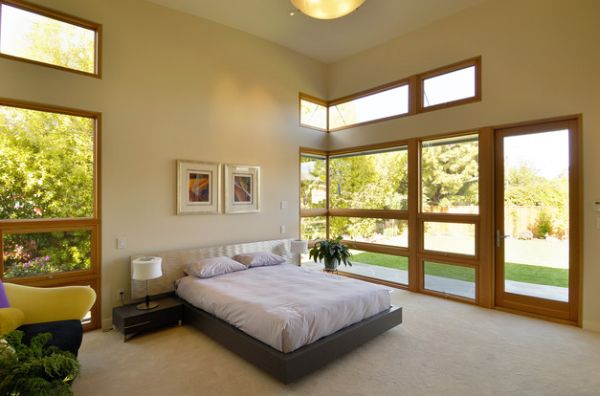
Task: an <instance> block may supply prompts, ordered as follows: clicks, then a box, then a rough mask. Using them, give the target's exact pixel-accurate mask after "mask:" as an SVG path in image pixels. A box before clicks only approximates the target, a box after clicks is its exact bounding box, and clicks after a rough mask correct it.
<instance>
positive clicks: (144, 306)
mask: <svg viewBox="0 0 600 396" xmlns="http://www.w3.org/2000/svg"><path fill="white" fill-rule="evenodd" d="M135 307H136V308H137V309H141V310H147V309H154V308H156V307H158V303H157V302H151V303H148V304H147V303H145V302H143V303H141V304H138V305H136V306H135Z"/></svg>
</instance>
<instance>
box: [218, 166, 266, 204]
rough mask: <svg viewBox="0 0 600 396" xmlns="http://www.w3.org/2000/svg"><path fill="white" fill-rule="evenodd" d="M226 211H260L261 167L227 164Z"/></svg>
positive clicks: (225, 179)
mask: <svg viewBox="0 0 600 396" xmlns="http://www.w3.org/2000/svg"><path fill="white" fill-rule="evenodd" d="M224 174H225V178H224V183H225V213H230V214H236V213H257V212H260V167H259V166H254V165H237V164H225V172H224Z"/></svg>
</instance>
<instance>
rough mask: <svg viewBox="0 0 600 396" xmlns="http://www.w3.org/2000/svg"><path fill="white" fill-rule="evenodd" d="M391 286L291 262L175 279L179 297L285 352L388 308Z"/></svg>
mask: <svg viewBox="0 0 600 396" xmlns="http://www.w3.org/2000/svg"><path fill="white" fill-rule="evenodd" d="M390 290H391V289H389V288H385V287H383V286H379V285H375V284H371V283H367V282H363V281H359V280H356V279H350V278H344V277H341V276H336V275H331V274H326V273H323V272H317V271H314V270H309V269H305V268H301V267H298V266H296V265H292V264H282V265H274V266H269V267H257V268H250V269H248V270H245V271H239V272H234V273H230V274H226V275H221V276H216V277H214V278H208V279H200V278H196V277H194V276H186V277H183V278H181V279H179V280H178V282H177V295H178V296H179V297H181V298H183V299H184V300H186V301H187V302H189V303H190V304H192V305H193V306H195V307H197V308H200V309H202V310H204V311H206V312H208V313H211V314H213V315H215V316H216V317H218V318H220V319H222V320H224V321H226V322H228V323H230V324H231V325H233V326H235V327H237V328H238V329H240V330H241V331H243V332H245V333H246V334H248V335H250V336H252V337H254V338H256V339H258V340H260V341H262V342H264V343H265V344H267V345H270V346H271V347H273V348H275V349H277V350H278V351H281V352H284V353H288V352H292V351H294V350H296V349H298V348H300V347H302V346H304V345H307V344H310V343H312V342H315V341H317V340H319V339H320V338H323V337H325V336H328V335H330V334H333V333H335V332H336V331H338V330H340V329H343V328H344V327H347V326H349V325H351V324H353V323H356V322H360V321H361V320H363V319H366V318H369V317H371V316H373V315H376V314H378V313H379V312H381V311H384V310H386V309H388V308H389V307H390V306H391V300H390Z"/></svg>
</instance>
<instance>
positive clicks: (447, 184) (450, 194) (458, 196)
mask: <svg viewBox="0 0 600 396" xmlns="http://www.w3.org/2000/svg"><path fill="white" fill-rule="evenodd" d="M421 147H422V148H421V172H422V173H421V199H422V209H423V211H424V212H441V213H479V138H478V135H477V134H470V135H467V136H458V137H452V138H444V139H435V140H427V141H424V142H423V143H422V144H421Z"/></svg>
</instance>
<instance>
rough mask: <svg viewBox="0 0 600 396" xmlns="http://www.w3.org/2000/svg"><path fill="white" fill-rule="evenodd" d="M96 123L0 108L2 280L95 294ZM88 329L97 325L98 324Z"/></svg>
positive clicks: (91, 117) (48, 111)
mask: <svg viewBox="0 0 600 396" xmlns="http://www.w3.org/2000/svg"><path fill="white" fill-rule="evenodd" d="M99 117H100V116H99V114H95V113H88V112H83V111H78V110H65V109H60V110H59V109H52V108H49V107H48V106H38V105H31V104H26V103H17V102H14V103H13V102H8V101H4V102H0V153H2V155H0V241H1V245H2V258H1V260H0V275H1V277H2V279H4V280H10V281H12V282H16V283H26V284H28V285H32V286H35V285H44V286H59V285H65V284H90V285H92V286H94V288H95V290H96V293H97V294H98V295H100V289H99V283H100V274H99V270H100V269H99V263H98V251H99V244H100V236H99V219H98V208H97V196H98V180H97V169H98V161H97V145H96V142H97V139H98V131H97V123H98V118H99ZM98 301H100V299H98ZM98 304H99V302H98ZM93 312H99V311H98V310H97V309H96V310H93ZM91 323H92V325H91V326H92V327H97V326H99V318H98V317H92V319H91Z"/></svg>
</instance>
